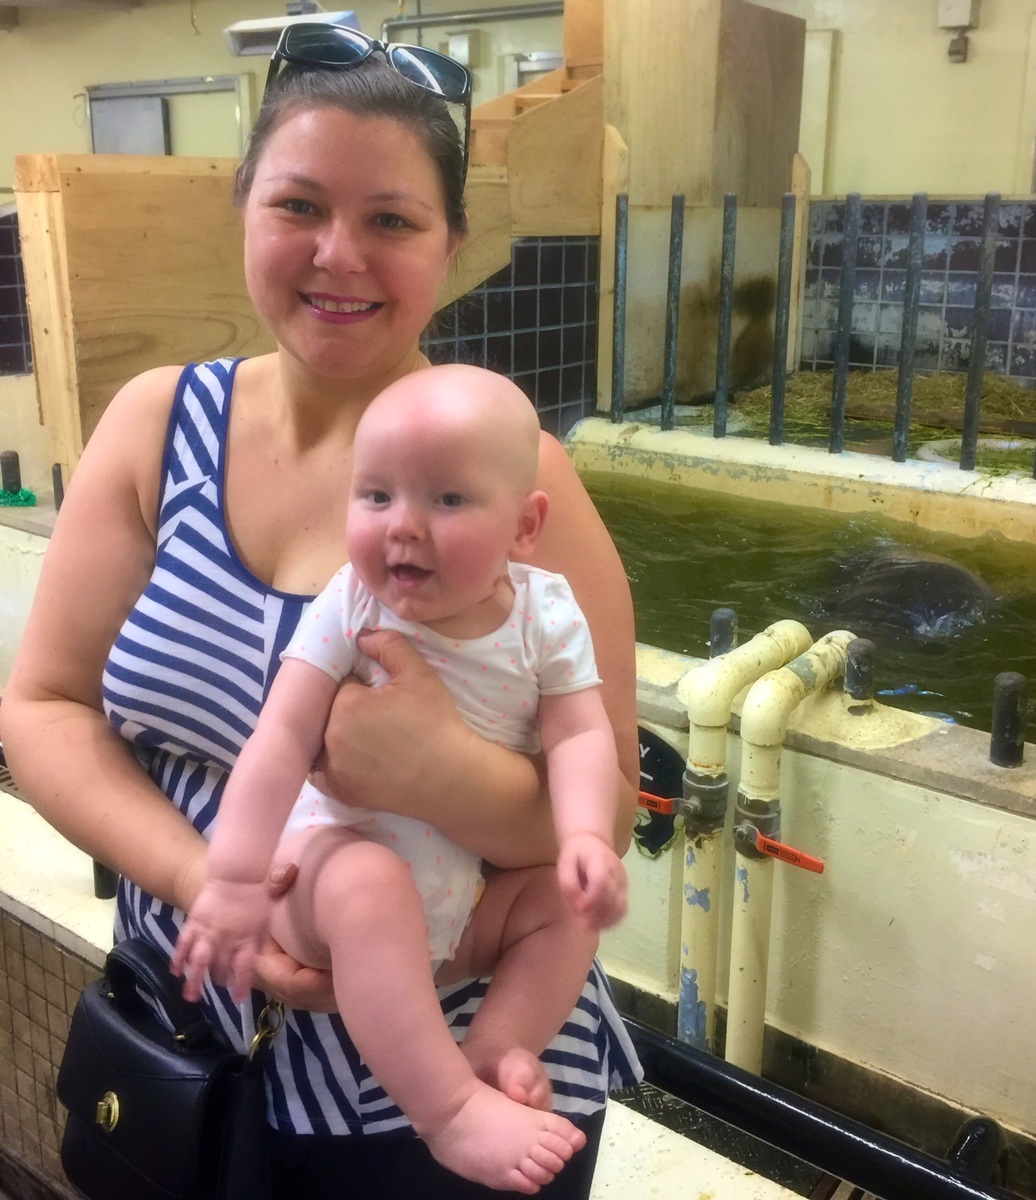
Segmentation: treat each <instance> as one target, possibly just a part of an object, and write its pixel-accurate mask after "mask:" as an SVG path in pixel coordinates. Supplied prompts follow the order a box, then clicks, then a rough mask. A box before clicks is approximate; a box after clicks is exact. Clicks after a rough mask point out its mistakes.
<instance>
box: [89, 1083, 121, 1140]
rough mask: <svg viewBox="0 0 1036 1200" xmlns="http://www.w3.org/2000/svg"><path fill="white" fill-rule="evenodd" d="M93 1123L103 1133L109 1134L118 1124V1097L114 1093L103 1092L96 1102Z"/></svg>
mask: <svg viewBox="0 0 1036 1200" xmlns="http://www.w3.org/2000/svg"><path fill="white" fill-rule="evenodd" d="M94 1121H95V1122H96V1123H97V1124H98V1125H100V1127H101V1128H102V1129H103V1130H104V1132H105V1133H111V1131H112V1130H113V1129H114V1128H115V1126H116V1125H118V1123H119V1097H118V1096H116V1094H115V1093H114V1092H105V1093H104V1095H103V1096H102V1097H101V1098H100V1100H98V1101H97V1112H96V1113H95V1115H94Z"/></svg>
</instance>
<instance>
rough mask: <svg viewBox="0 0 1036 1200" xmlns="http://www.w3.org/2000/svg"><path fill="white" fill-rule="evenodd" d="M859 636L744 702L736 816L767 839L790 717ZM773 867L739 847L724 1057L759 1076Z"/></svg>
mask: <svg viewBox="0 0 1036 1200" xmlns="http://www.w3.org/2000/svg"><path fill="white" fill-rule="evenodd" d="M854 636H855V635H854V634H852V633H849V632H848V631H847V630H844V629H839V630H836V631H835V632H834V633H829V634H827V635H826V636H825V637H823V638H821V639H820V640H819V641H818V642H816V643H815V644H814V645H813V646H812V647H811V648H810V649H809V650H807V651H806V652H805V653H804V654H801V655H799V657H798V658H796V659H794V660H793V661H792V662H790V663H788V664H787V666H784V667H781V668H780V669H779V670H776V671H771V672H770V673H769V674H767V675H764V676H763V677H762V679H760V680H759V681H758V682H757V683H755V684H753V686H752V688H751V690H750V691H749V693H748V695H747V696H746V697H745V702H744V704H743V705H742V708H741V743H742V751H741V782H740V787H739V791H738V809H739V810H741V812H740V813H739V814H738V815H739V816H740V815H744V816H745V817H746V818H747V819H749V820H755V821H757V822H758V823H759V824H760V825H765V826H766V827H765V828H763V829H762V832H763V833H765V834H766V835H767V836H768V837H773V838H775V839H778V840H779V838H780V765H781V746H782V744H783V742H784V735H785V733H786V732H787V729H788V719H789V718H790V716H791V714H792V712H793V711H794V710H795V708H796V706H797V705H798V704H799V703H800V702H801V701H802V700H804V699H805V698H806V696H808V695H809V694H810V693H812V692H815V691H819V690H820V689H822V688H824V687H826V686H827V685H828V684H829V683H830V682H831V681H832V680H833V679H837V678H838V677H839V676H840V675H841V674H842V673H843V672H844V670H845V659H846V649H847V647H848V645H849V643H850V642H851V641H852V640H853V637H854ZM737 819H738V818H737V817H735V820H737ZM773 868H774V862H773V859H772V858H754V857H750V856H749V855H746V854H743V853H742V852H741V851H740V849H739V850H738V853H737V857H736V865H735V878H734V887H735V892H734V913H733V923H732V926H731V933H730V984H729V989H728V1008H727V1041H726V1057H727V1061H728V1062H731V1063H733V1064H734V1065H735V1066H738V1067H742V1068H743V1069H744V1070H746V1071H754V1072H755V1073H756V1074H757V1075H758V1074H760V1073H761V1071H762V1065H763V1031H764V1029H765V1023H766V975H767V967H768V962H769V952H770V917H771V912H772V907H773Z"/></svg>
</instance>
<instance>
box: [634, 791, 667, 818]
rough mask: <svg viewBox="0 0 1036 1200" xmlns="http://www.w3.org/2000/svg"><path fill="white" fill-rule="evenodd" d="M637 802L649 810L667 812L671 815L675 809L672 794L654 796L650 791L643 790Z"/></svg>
mask: <svg viewBox="0 0 1036 1200" xmlns="http://www.w3.org/2000/svg"><path fill="white" fill-rule="evenodd" d="M637 804H639V805H640V807H641V808H646V809H648V811H649V812H656V813H665V814H666V815H667V816H669V815H671V814H672V811H673V799H672V797H671V796H653V795H652V794H651V793H650V792H641V793H640V795H639V796H638V798H637Z"/></svg>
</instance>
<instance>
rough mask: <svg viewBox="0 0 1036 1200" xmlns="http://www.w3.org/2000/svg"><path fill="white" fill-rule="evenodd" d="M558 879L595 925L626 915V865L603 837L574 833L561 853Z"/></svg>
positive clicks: (577, 908)
mask: <svg viewBox="0 0 1036 1200" xmlns="http://www.w3.org/2000/svg"><path fill="white" fill-rule="evenodd" d="M558 882H559V883H560V885H561V891H562V893H563V894H564V896H565V899H566V900H567V901H568V902H569V904H570V905H571V906H572V909H573V911H574V912H575V913H577V914H578V915H579V916H580V917H582V918H583V919H584V921H585V923H586V924H587V925H589V926H590V927H592V928H593V929H595V930H597V929H607V928H608V927H609V926H610V925H614V924H616V922H618V921H621V920H622V918H623V917H624V916H625V915H626V868H625V867H624V866H623V865H622V862H621V861H620V859H619V856H618V855H617V854H616V853H615V851H614V850H613V849H612V847H611V845H610V844H609V843H608V842H607V841H605V839H604V838H601V837H598V836H597V835H596V834H593V833H574V834H571V835H569V836H568V837H566V838H565V840H564V842H563V843H562V846H561V852H560V853H559V855H558Z"/></svg>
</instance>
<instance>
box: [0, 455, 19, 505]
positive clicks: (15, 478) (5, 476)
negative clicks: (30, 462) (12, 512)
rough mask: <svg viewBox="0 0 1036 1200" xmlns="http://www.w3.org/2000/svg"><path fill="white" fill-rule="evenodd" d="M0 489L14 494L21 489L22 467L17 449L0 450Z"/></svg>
mask: <svg viewBox="0 0 1036 1200" xmlns="http://www.w3.org/2000/svg"><path fill="white" fill-rule="evenodd" d="M0 490H2V491H5V492H11V493H13V494H14V495H17V494H18V493H19V492H20V491H21V490H22V468H21V462H20V461H19V458H18V451H17V450H4V451H2V452H0Z"/></svg>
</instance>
